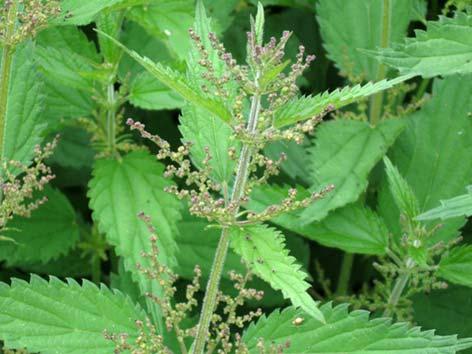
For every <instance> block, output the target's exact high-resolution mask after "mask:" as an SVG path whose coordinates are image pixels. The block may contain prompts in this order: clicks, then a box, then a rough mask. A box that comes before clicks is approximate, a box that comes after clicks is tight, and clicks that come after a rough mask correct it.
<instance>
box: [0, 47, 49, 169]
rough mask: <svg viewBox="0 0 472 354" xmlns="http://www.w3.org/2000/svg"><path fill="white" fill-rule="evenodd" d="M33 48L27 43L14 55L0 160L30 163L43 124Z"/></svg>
mask: <svg viewBox="0 0 472 354" xmlns="http://www.w3.org/2000/svg"><path fill="white" fill-rule="evenodd" d="M34 52H35V50H34V48H33V44H32V43H31V42H27V43H25V44H23V45H21V46H19V47H18V48H17V49H16V52H15V54H14V56H13V63H12V70H11V73H10V75H11V76H10V83H9V84H10V86H9V89H8V103H7V109H6V118H5V127H4V128H5V130H4V137H3V151H2V156H0V160H3V161H8V160H15V161H19V162H22V163H25V164H27V163H29V162H30V160H31V158H32V157H33V151H34V147H35V146H36V145H37V144H39V143H41V141H42V133H43V132H44V129H45V127H46V122H45V121H44V115H43V114H42V112H43V108H44V95H43V91H42V90H43V87H44V86H43V81H42V79H41V77H40V75H39V73H38V70H37V67H36V65H35V63H34V61H33V60H34ZM0 53H1V50H0Z"/></svg>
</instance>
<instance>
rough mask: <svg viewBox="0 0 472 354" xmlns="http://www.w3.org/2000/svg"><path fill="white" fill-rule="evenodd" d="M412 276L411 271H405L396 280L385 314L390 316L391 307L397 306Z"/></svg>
mask: <svg viewBox="0 0 472 354" xmlns="http://www.w3.org/2000/svg"><path fill="white" fill-rule="evenodd" d="M409 278H410V273H409V272H405V273H403V274H402V275H400V276H399V277H398V279H397V281H396V282H395V285H394V287H393V290H392V293H391V294H390V297H389V299H388V303H387V308H386V309H385V311H384V316H389V315H390V314H391V309H393V308H394V307H395V306H397V304H398V301H399V300H400V297H401V296H402V293H403V290H405V287H406V284H407V283H408V279H409Z"/></svg>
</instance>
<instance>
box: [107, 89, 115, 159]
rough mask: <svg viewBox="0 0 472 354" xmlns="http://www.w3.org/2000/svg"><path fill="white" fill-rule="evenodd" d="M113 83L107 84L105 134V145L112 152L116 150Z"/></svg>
mask: <svg viewBox="0 0 472 354" xmlns="http://www.w3.org/2000/svg"><path fill="white" fill-rule="evenodd" d="M115 94H116V93H115V87H114V85H113V83H111V84H109V85H108V86H107V111H106V129H107V131H106V134H107V146H108V149H110V151H111V152H112V154H114V153H115V151H116V146H115V144H116V98H115Z"/></svg>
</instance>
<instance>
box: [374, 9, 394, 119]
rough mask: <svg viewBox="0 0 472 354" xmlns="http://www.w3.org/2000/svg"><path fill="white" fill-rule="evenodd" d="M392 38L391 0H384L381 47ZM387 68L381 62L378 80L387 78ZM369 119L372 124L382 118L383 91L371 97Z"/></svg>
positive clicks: (385, 46) (384, 46)
mask: <svg viewBox="0 0 472 354" xmlns="http://www.w3.org/2000/svg"><path fill="white" fill-rule="evenodd" d="M389 38H390V0H383V14H382V37H381V42H380V47H381V48H387V47H388V40H389ZM385 75H386V68H385V65H384V64H382V63H379V66H378V69H377V76H376V81H380V80H383V79H385ZM370 102H371V104H370V115H369V121H370V123H371V124H372V125H376V124H377V123H378V121H379V119H380V114H381V112H382V103H383V92H379V93H377V94H375V95H374V96H373V97H372V99H371V101H370Z"/></svg>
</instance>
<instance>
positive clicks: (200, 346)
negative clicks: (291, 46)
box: [192, 94, 261, 354]
mask: <svg viewBox="0 0 472 354" xmlns="http://www.w3.org/2000/svg"><path fill="white" fill-rule="evenodd" d="M260 108H261V98H260V96H259V95H258V94H256V95H255V96H253V97H252V101H251V111H250V114H249V120H248V124H247V130H248V132H250V133H254V132H255V131H256V127H257V120H258V118H259V112H260ZM251 156H252V148H251V147H250V146H248V145H247V144H244V145H243V147H242V148H241V155H240V157H239V162H238V170H237V173H236V180H235V182H234V187H233V192H232V194H231V202H234V203H239V201H240V199H241V197H242V196H243V194H244V189H245V188H246V183H247V179H248V175H249V163H250V162H251ZM237 209H239V208H237ZM238 211H239V210H236V211H235V214H237V212H238ZM229 242H230V234H229V230H228V228H223V230H222V231H221V236H220V240H219V242H218V247H217V248H216V253H215V257H214V259H213V266H212V268H211V273H210V278H209V279H208V284H207V288H206V292H205V298H204V299H203V306H202V312H201V315H200V321H199V323H198V329H197V336H196V337H195V342H194V346H193V351H192V353H193V354H202V353H203V351H204V349H205V344H206V341H207V339H208V330H209V328H210V322H211V317H212V315H213V312H214V311H215V307H216V298H217V295H218V288H219V284H220V280H221V275H222V273H223V267H224V264H225V260H226V255H227V253H228V247H229Z"/></svg>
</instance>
